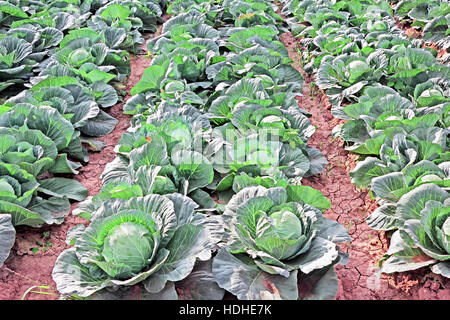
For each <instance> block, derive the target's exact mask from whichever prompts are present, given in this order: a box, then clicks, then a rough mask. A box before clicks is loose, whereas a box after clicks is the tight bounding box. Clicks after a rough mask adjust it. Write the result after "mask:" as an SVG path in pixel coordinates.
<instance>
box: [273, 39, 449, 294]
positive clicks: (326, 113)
mask: <svg viewBox="0 0 450 320" xmlns="http://www.w3.org/2000/svg"><path fill="white" fill-rule="evenodd" d="M280 40H281V42H283V44H284V45H285V46H286V48H287V49H288V51H289V55H290V57H291V59H292V60H293V61H294V67H295V68H296V69H297V70H299V71H300V72H301V73H302V75H303V77H304V79H305V81H304V88H303V96H301V97H297V100H298V103H299V106H300V107H301V108H303V109H306V110H308V111H309V112H311V113H312V117H311V123H312V124H313V125H314V126H316V128H317V130H316V132H315V134H314V135H313V136H312V137H311V139H310V141H309V143H308V144H309V145H311V146H312V147H315V148H317V149H319V150H321V151H322V153H323V154H324V155H325V157H326V158H327V159H328V162H329V164H328V166H327V168H326V169H325V170H324V171H323V172H322V173H321V174H320V175H317V176H314V177H310V178H307V179H304V180H303V184H304V185H308V186H311V187H314V188H316V189H318V190H320V191H321V192H322V193H323V194H324V195H325V196H326V197H328V198H329V199H330V200H331V209H329V210H327V211H326V212H325V216H326V217H327V218H330V219H333V220H336V221H338V222H339V223H341V224H342V225H344V226H345V227H347V229H348V230H349V234H350V236H351V239H352V241H351V243H347V244H345V245H341V246H340V247H341V249H342V250H343V251H344V252H347V253H349V254H350V258H349V261H348V263H347V264H346V265H345V266H342V265H340V266H337V268H336V269H337V274H338V277H339V291H338V295H337V297H336V299H337V300H398V299H402V300H406V299H422V300H427V299H433V300H434V299H442V300H447V299H449V298H450V283H449V281H448V280H447V279H444V278H442V277H439V276H436V275H432V274H431V273H429V272H428V270H421V271H419V272H410V273H403V274H399V275H382V276H381V278H380V279H378V278H377V277H376V273H377V268H376V266H377V263H378V260H379V259H380V258H381V257H382V256H383V254H384V252H385V251H386V250H387V248H388V246H389V243H388V238H387V237H386V235H385V234H384V232H378V231H375V230H372V229H370V228H369V226H368V225H367V224H366V223H365V218H366V217H367V216H368V215H369V214H370V213H371V212H373V211H374V210H375V209H376V208H377V203H376V202H375V201H374V200H372V199H371V197H370V195H369V193H368V191H367V190H365V191H361V190H358V189H356V188H355V186H354V185H353V184H352V183H351V181H350V176H349V172H350V171H351V170H352V169H353V168H354V166H355V160H356V158H357V157H356V155H354V154H350V153H349V152H347V151H345V150H344V142H342V141H341V140H333V137H332V134H331V131H332V129H333V127H334V126H336V125H337V124H339V123H340V121H341V120H338V119H335V118H334V117H333V116H332V114H331V105H330V103H329V102H328V99H327V97H326V95H325V94H324V93H323V92H322V91H321V90H319V89H317V87H315V88H311V82H313V81H314V79H313V77H312V76H309V75H307V74H306V73H305V72H304V71H303V70H302V66H301V58H300V57H299V55H298V53H297V47H298V42H297V40H296V39H294V37H293V36H292V35H291V34H290V33H284V34H283V35H282V36H281V39H280Z"/></svg>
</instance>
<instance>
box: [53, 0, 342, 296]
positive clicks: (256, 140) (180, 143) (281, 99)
mask: <svg viewBox="0 0 450 320" xmlns="http://www.w3.org/2000/svg"><path fill="white" fill-rule="evenodd" d="M167 12H169V13H170V14H172V15H173V17H172V18H171V19H169V20H168V21H167V22H165V23H164V25H163V27H162V31H161V34H160V35H159V36H157V37H155V38H153V39H151V40H149V41H148V42H147V44H146V46H147V49H148V51H149V55H150V56H151V57H152V62H151V65H150V67H148V68H147V69H146V70H145V71H144V73H143V76H142V78H141V80H140V81H139V82H138V83H137V85H136V86H135V87H134V88H133V89H132V93H133V97H132V98H131V99H129V100H128V101H127V103H126V105H125V106H124V110H125V112H126V113H128V114H132V115H133V117H132V121H131V127H130V128H129V129H128V131H127V132H126V133H125V134H123V135H122V137H121V139H120V141H119V143H118V145H117V147H116V149H115V151H116V152H117V156H116V158H115V160H114V161H112V162H111V163H109V164H107V166H106V167H105V170H104V172H103V174H102V182H103V183H102V189H101V191H100V192H99V193H98V194H96V195H95V196H93V197H88V198H87V199H86V201H84V202H82V203H80V204H79V206H78V207H77V208H76V210H74V211H73V214H75V215H79V216H81V217H83V218H85V219H87V220H89V221H90V224H89V225H88V226H87V227H85V226H84V225H78V226H76V227H75V228H73V229H71V230H70V232H69V233H68V237H67V243H68V244H71V245H73V246H72V247H70V248H69V249H67V250H65V251H64V252H63V253H61V255H60V256H59V257H58V259H57V261H56V264H55V267H54V269H53V279H54V281H55V282H56V284H57V289H58V290H59V292H60V293H61V294H62V295H63V296H66V297H78V298H90V299H126V298H132V299H136V298H140V299H177V298H181V299H196V300H199V299H222V298H223V297H224V294H225V292H226V291H227V292H229V293H231V294H233V295H234V296H236V297H237V298H238V299H298V298H309V299H332V298H334V296H335V295H336V293H337V277H336V273H335V270H334V266H335V265H336V264H338V263H345V261H346V259H347V256H346V254H343V253H341V252H340V251H339V247H338V246H337V243H339V242H342V241H349V240H350V238H349V236H348V233H347V230H346V229H345V228H344V227H343V226H341V225H340V224H338V223H337V222H335V221H332V220H329V219H326V218H325V217H323V215H322V212H323V210H325V209H328V208H330V201H329V200H328V199H327V198H325V197H324V196H323V195H322V194H321V193H320V192H319V191H318V190H315V189H313V188H311V187H308V186H302V185H301V179H302V177H305V176H309V175H313V174H316V173H319V172H320V171H322V170H323V168H324V167H325V166H326V163H327V161H326V159H325V158H324V157H323V155H322V154H321V153H320V151H319V150H316V149H314V148H310V147H308V146H307V141H308V139H309V138H310V136H311V135H312V134H313V133H314V130H315V128H314V127H313V126H312V125H311V124H310V122H309V119H308V118H307V114H308V113H307V112H306V111H304V110H301V109H299V108H298V104H297V101H296V100H295V97H296V96H299V95H301V93H300V90H301V87H302V77H301V75H300V74H299V72H298V71H296V70H295V69H294V68H293V67H292V66H291V62H292V61H291V60H290V59H289V56H288V52H287V50H286V48H285V47H284V46H283V45H282V43H281V42H280V41H279V40H278V34H279V30H278V28H279V27H281V22H282V19H281V18H280V16H279V15H277V14H276V13H275V7H274V5H273V4H272V3H270V2H269V1H263V0H243V1H236V0H233V1H223V2H222V3H220V2H217V1H198V0H196V1H172V2H170V3H169V4H168V7H167ZM299 282H300V283H303V285H300V287H298V283H299ZM305 283H306V285H305ZM299 288H300V293H299ZM302 289H303V290H302Z"/></svg>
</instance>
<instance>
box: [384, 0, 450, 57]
mask: <svg viewBox="0 0 450 320" xmlns="http://www.w3.org/2000/svg"><path fill="white" fill-rule="evenodd" d="M390 2H391V3H392V4H394V6H393V9H394V14H395V16H396V17H398V18H400V19H401V21H405V22H407V23H408V24H409V25H410V26H411V27H413V28H417V29H418V30H420V31H421V32H422V37H423V39H424V40H425V41H427V42H433V43H436V44H437V45H438V46H439V47H440V48H442V49H444V50H447V49H448V48H449V47H450V31H449V30H450V3H449V2H448V1H446V0H419V1H406V0H401V1H390ZM447 55H448V53H447Z"/></svg>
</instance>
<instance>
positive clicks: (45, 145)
mask: <svg viewBox="0 0 450 320" xmlns="http://www.w3.org/2000/svg"><path fill="white" fill-rule="evenodd" d="M161 14H162V11H161V9H160V7H159V4H157V3H154V2H152V1H125V0H123V1H122V0H120V1H92V0H87V1H42V2H41V1H19V0H10V1H0V81H1V83H0V91H1V92H0V95H1V98H0V99H1V100H0V226H1V229H0V266H1V265H2V264H3V263H4V261H5V259H6V258H7V257H8V255H9V252H10V249H11V247H12V246H13V244H14V242H15V226H24V225H25V226H31V227H40V226H42V225H44V224H60V223H62V222H63V221H64V217H65V216H66V215H67V214H68V213H69V209H70V202H69V201H70V200H75V201H82V200H84V199H85V197H86V195H87V189H86V188H85V187H83V186H82V185H81V184H80V183H79V182H77V181H75V180H73V179H71V178H68V176H71V175H73V174H77V173H78V169H79V168H80V167H81V163H80V162H83V163H86V162H88V161H89V155H88V151H87V148H86V147H85V146H84V145H83V143H85V144H88V145H90V146H91V148H92V149H94V150H100V149H102V148H103V146H104V144H103V143H102V142H101V141H97V140H95V137H99V136H103V135H106V134H108V133H109V132H111V131H112V130H113V129H114V127H115V125H116V123H117V122H118V121H117V120H116V119H115V118H113V117H111V116H110V115H108V114H107V113H106V112H105V111H104V108H108V107H111V106H112V105H114V104H116V103H117V102H118V100H119V95H118V91H117V90H119V87H118V88H117V90H116V88H115V87H113V85H114V84H120V82H122V81H123V80H124V79H125V77H126V76H127V75H128V74H129V72H130V61H129V57H128V55H129V54H128V51H130V52H136V50H137V48H138V47H139V46H140V45H141V44H142V43H143V42H144V40H143V38H142V36H141V35H140V32H144V31H154V30H156V29H155V28H156V22H157V20H158V17H160V16H161ZM24 88H25V89H24Z"/></svg>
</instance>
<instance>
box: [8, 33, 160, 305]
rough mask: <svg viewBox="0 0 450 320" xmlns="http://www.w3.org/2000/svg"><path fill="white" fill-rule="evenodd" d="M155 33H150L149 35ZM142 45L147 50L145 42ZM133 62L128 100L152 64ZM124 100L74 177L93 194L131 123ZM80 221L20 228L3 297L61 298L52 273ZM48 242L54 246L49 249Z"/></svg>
mask: <svg viewBox="0 0 450 320" xmlns="http://www.w3.org/2000/svg"><path fill="white" fill-rule="evenodd" d="M153 36H154V35H147V36H146V38H151V37H153ZM142 48H143V50H144V48H145V47H144V45H143V46H142ZM130 63H131V75H130V76H129V77H128V79H127V82H126V84H125V85H124V88H122V89H123V90H126V92H127V95H126V96H125V97H124V99H123V101H124V102H126V101H127V100H128V99H129V98H130V96H131V95H130V90H131V88H132V87H133V86H135V85H136V83H137V82H138V81H139V80H140V79H141V77H142V74H143V72H144V70H145V69H146V68H147V67H148V66H149V64H150V59H149V58H147V57H146V56H145V55H144V54H141V55H137V56H131V60H130ZM124 102H121V103H118V104H116V105H115V106H113V107H111V108H110V109H109V110H106V112H108V113H109V114H110V115H112V116H113V117H115V118H116V119H118V120H119V123H118V124H117V126H116V127H115V129H114V131H113V132H111V133H110V134H108V135H106V136H104V137H102V138H99V140H101V141H103V142H104V143H105V144H106V146H105V148H104V149H103V150H102V151H101V152H90V155H89V156H90V159H89V163H88V164H86V165H85V166H83V167H82V168H81V169H80V170H79V174H78V175H76V176H74V179H76V180H78V181H79V182H80V183H81V184H83V185H84V186H85V187H86V188H87V189H88V193H89V195H94V194H96V193H98V191H99V190H100V188H101V180H100V174H101V173H102V172H103V169H104V167H105V165H106V164H107V163H109V162H111V161H112V160H113V159H114V157H115V153H114V151H113V149H114V147H115V145H116V144H117V142H118V141H119V139H120V137H121V135H122V134H123V133H124V132H125V131H126V130H127V128H128V127H129V125H130V116H128V115H124V114H123V113H122V109H123V105H124ZM76 206H77V204H76V203H75V204H73V205H72V206H71V212H72V210H73V209H74V208H75V207H76ZM79 223H85V224H87V222H86V220H84V219H82V218H79V217H76V216H73V215H72V214H71V213H70V214H69V216H67V217H66V219H65V221H64V223H63V224H61V225H58V226H44V227H43V228H39V229H33V228H28V227H24V228H18V229H17V235H16V243H15V245H14V247H13V249H12V250H11V254H10V256H9V257H8V259H7V260H6V262H5V264H4V266H3V267H2V268H0V300H18V299H21V297H22V296H23V295H24V293H25V292H26V291H27V290H28V289H29V288H31V287H32V286H36V285H39V286H41V285H45V286H48V287H49V289H38V288H36V289H35V290H37V291H45V292H48V293H50V294H48V295H47V294H38V293H29V294H27V295H26V297H25V298H26V299H36V300H37V299H39V300H44V299H58V294H57V291H56V288H55V286H56V285H55V283H54V282H53V279H52V276H51V273H52V269H53V266H54V264H55V261H56V259H57V257H58V255H59V254H60V253H61V252H62V251H63V250H64V249H66V248H67V247H68V246H67V245H66V243H65V239H66V234H67V231H68V230H69V229H71V228H72V227H74V226H75V225H77V224H79ZM45 243H47V244H48V245H50V244H51V245H50V246H48V248H46V246H45ZM39 244H41V245H39Z"/></svg>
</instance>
